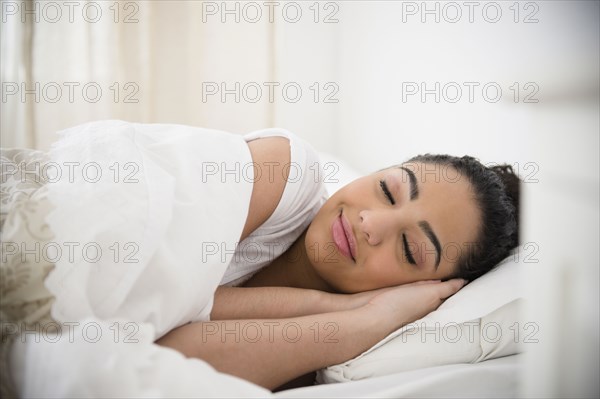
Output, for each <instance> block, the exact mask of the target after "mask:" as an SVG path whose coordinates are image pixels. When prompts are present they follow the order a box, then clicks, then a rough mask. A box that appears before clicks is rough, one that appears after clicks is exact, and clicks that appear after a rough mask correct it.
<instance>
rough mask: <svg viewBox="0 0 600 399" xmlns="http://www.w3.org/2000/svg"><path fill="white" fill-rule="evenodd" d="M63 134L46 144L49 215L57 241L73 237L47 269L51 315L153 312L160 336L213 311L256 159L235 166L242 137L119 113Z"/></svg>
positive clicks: (146, 317) (243, 157) (144, 317)
mask: <svg viewBox="0 0 600 399" xmlns="http://www.w3.org/2000/svg"><path fill="white" fill-rule="evenodd" d="M63 136H64V137H63V138H62V140H61V141H59V142H58V143H57V144H55V145H54V146H53V148H52V149H51V151H50V157H51V159H52V160H53V161H54V162H56V164H57V165H58V167H60V168H61V171H62V175H61V177H60V179H56V180H57V181H55V182H53V183H50V184H49V186H50V187H49V198H50V200H51V201H52V202H53V204H54V205H55V206H56V209H55V211H54V212H52V213H51V214H50V215H49V216H48V218H47V221H48V224H49V226H50V228H51V230H52V231H53V232H54V234H55V241H56V242H57V243H59V244H60V245H63V246H64V247H69V245H67V244H66V243H72V242H74V243H76V244H78V245H71V247H74V251H73V252H74V254H73V256H66V254H64V256H61V257H60V259H59V261H58V262H57V264H56V269H55V270H54V271H53V272H52V273H51V274H50V276H49V277H48V279H47V280H46V286H47V287H48V289H49V290H50V291H51V292H52V293H53V294H54V295H55V296H56V303H55V305H54V306H53V312H52V315H53V317H54V318H55V319H56V320H58V321H61V322H62V321H72V320H78V319H81V318H84V317H97V318H99V319H109V318H123V319H127V320H131V321H135V322H140V323H142V322H148V323H151V324H152V325H153V326H154V328H155V333H156V337H155V338H158V337H159V336H161V335H163V334H165V333H166V332H168V331H169V330H171V329H173V328H175V327H177V326H179V325H182V324H185V323H187V322H189V321H192V320H208V319H209V315H210V310H211V308H212V299H213V293H214V291H215V290H216V288H217V286H218V283H219V281H220V280H221V278H222V276H223V273H224V272H225V269H226V267H227V265H228V264H229V262H230V260H231V257H232V256H233V250H234V249H235V246H236V244H237V241H238V240H239V238H240V235H241V231H242V229H243V226H244V223H245V220H246V216H247V213H248V208H249V203H250V196H251V194H252V179H253V175H252V172H253V169H252V168H245V169H244V173H245V174H246V175H245V177H246V178H240V173H238V174H237V175H236V173H231V171H235V170H240V171H241V167H242V166H243V165H248V164H250V163H251V162H252V158H251V156H250V151H249V149H248V146H247V145H246V143H245V141H244V140H243V138H242V137H241V136H237V135H234V134H230V133H224V132H216V131H212V130H207V129H199V128H192V127H188V126H180V125H158V124H153V125H144V124H134V123H127V122H122V121H103V122H96V123H90V124H86V125H82V126H77V127H74V128H72V129H69V130H67V131H65V132H64V133H63ZM65 165H67V166H68V165H74V166H73V167H71V170H72V171H73V172H72V173H67V172H69V170H68V167H67V166H65ZM227 171H228V172H229V173H227ZM99 173H100V174H101V177H100V178H99V179H98V177H97V176H98V175H99ZM98 249H100V250H98ZM217 249H218V251H217Z"/></svg>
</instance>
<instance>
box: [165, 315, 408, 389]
mask: <svg viewBox="0 0 600 399" xmlns="http://www.w3.org/2000/svg"><path fill="white" fill-rule="evenodd" d="M386 319H389V318H385V317H381V315H378V314H377V312H374V311H373V310H372V309H369V307H368V306H365V307H361V308H358V309H355V310H350V311H341V312H333V313H327V314H316V315H310V316H301V317H295V318H288V319H275V320H268V319H256V320H224V321H213V322H199V323H192V324H188V325H185V326H182V327H180V328H177V329H175V330H173V331H171V332H170V333H169V334H167V335H166V336H164V337H163V338H161V339H160V340H159V341H158V342H157V343H158V344H160V345H164V346H168V347H171V348H174V349H176V350H178V351H180V352H182V353H183V354H184V355H186V356H188V357H196V358H200V359H203V360H205V361H207V362H208V363H210V364H211V365H212V366H213V367H215V368H216V369H217V370H219V371H221V372H225V373H228V374H232V375H235V376H238V377H241V378H243V379H246V380H249V381H252V382H254V383H256V384H258V385H261V386H263V387H266V388H268V389H274V388H276V387H278V386H280V385H281V384H283V383H285V382H287V381H290V380H292V379H293V378H296V377H298V376H300V375H303V374H305V373H308V372H310V371H314V370H318V369H320V368H323V367H327V366H330V365H333V364H337V363H340V362H343V361H345V360H348V359H351V358H352V357H355V356H356V355H358V354H360V353H362V352H363V351H365V350H367V349H368V348H370V347H371V346H373V345H374V344H375V343H377V342H379V341H380V340H381V339H382V338H384V337H385V336H386V335H387V334H389V333H390V332H391V331H393V330H394V329H395V328H397V327H398V326H399V324H401V323H400V322H399V321H398V320H395V321H394V320H386Z"/></svg>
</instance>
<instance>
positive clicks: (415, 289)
mask: <svg viewBox="0 0 600 399" xmlns="http://www.w3.org/2000/svg"><path fill="white" fill-rule="evenodd" d="M465 283H466V281H465V280H463V279H452V280H448V281H445V282H440V281H439V280H428V281H419V282H416V283H412V284H406V285H401V286H398V287H391V288H384V289H381V290H376V291H381V292H377V293H375V295H374V296H372V297H371V298H370V299H369V300H368V302H367V303H366V305H365V306H367V307H369V309H370V310H372V311H374V312H377V313H380V317H383V318H386V319H389V320H391V321H392V324H393V326H392V330H393V329H397V328H400V327H402V326H404V325H406V324H408V323H412V322H414V321H416V320H418V319H420V318H422V317H423V316H425V315H427V314H429V313H431V312H433V311H434V310H436V309H437V308H438V307H439V306H440V305H441V304H442V303H443V302H444V300H445V299H447V298H448V297H450V296H452V295H454V294H455V293H456V292H458V290H460V289H461V288H462V287H463V286H464V285H465ZM369 292H373V291H369Z"/></svg>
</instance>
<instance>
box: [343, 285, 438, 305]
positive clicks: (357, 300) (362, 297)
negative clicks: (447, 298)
mask: <svg viewBox="0 0 600 399" xmlns="http://www.w3.org/2000/svg"><path fill="white" fill-rule="evenodd" d="M441 281H442V280H423V281H417V282H414V283H409V284H402V285H397V286H393V287H385V288H379V289H376V290H371V291H363V292H358V293H356V294H334V295H337V296H338V297H339V298H340V299H339V300H340V301H344V303H345V304H346V306H342V307H341V309H356V308H359V307H361V306H364V305H366V304H367V303H369V301H370V300H371V299H373V298H375V297H376V296H377V295H380V294H382V293H384V292H387V291H390V290H395V289H397V288H398V287H411V286H415V285H421V284H431V283H439V282H441Z"/></svg>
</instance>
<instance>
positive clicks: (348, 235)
mask: <svg viewBox="0 0 600 399" xmlns="http://www.w3.org/2000/svg"><path fill="white" fill-rule="evenodd" d="M331 234H332V236H333V241H334V242H335V245H336V246H337V247H338V250H339V251H340V253H341V254H342V255H344V256H346V257H348V258H350V259H352V261H354V262H356V239H355V237H354V234H353V233H352V226H351V225H350V223H349V222H348V219H346V217H345V216H344V215H343V213H341V214H340V216H338V217H337V218H336V219H335V220H334V221H333V223H332V225H331Z"/></svg>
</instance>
